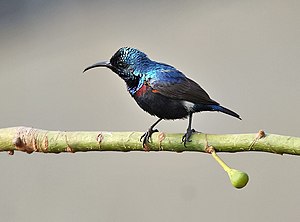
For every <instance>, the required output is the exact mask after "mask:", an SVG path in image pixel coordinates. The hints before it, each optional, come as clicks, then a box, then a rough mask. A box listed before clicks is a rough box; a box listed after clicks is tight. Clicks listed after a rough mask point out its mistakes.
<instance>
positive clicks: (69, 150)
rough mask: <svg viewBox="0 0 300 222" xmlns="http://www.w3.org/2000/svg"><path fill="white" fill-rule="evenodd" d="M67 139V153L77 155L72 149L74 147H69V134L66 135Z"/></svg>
mask: <svg viewBox="0 0 300 222" xmlns="http://www.w3.org/2000/svg"><path fill="white" fill-rule="evenodd" d="M65 139H66V144H67V147H66V151H67V152H68V153H75V152H74V150H73V149H72V147H71V146H70V145H69V143H68V137H67V133H65Z"/></svg>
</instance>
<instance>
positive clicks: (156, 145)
mask: <svg viewBox="0 0 300 222" xmlns="http://www.w3.org/2000/svg"><path fill="white" fill-rule="evenodd" d="M142 134H143V133H141V132H100V131H99V132H63V131H47V130H40V129H33V128H29V127H13V128H4V129H0V152H1V151H10V153H13V151H14V150H19V151H24V152H27V153H32V152H43V153H60V152H87V151H121V152H127V151H144V149H143V147H142V144H141V142H140V137H141V135H142ZM182 135H183V134H182V133H177V134H168V133H166V134H165V133H154V134H153V135H152V141H153V142H152V143H150V144H149V148H150V150H151V151H171V152H183V151H194V152H206V147H207V144H209V145H211V146H213V147H214V148H215V150H216V151H217V152H245V151H261V152H270V153H277V154H291V155H300V138H298V137H290V136H280V135H274V134H264V136H263V137H258V136H257V134H232V135H230V134H228V135H214V134H204V133H194V134H193V135H192V138H191V139H192V142H188V143H187V144H186V147H185V146H184V145H183V144H182V143H181V138H182Z"/></svg>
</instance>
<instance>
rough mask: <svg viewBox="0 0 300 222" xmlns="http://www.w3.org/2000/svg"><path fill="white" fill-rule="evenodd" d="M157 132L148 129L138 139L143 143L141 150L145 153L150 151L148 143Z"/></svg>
mask: <svg viewBox="0 0 300 222" xmlns="http://www.w3.org/2000/svg"><path fill="white" fill-rule="evenodd" d="M156 132H158V130H157V129H155V130H154V129H152V128H149V129H148V131H147V132H145V133H144V134H143V135H142V136H141V138H140V141H141V142H143V148H144V150H145V151H150V148H149V146H148V143H150V142H151V141H150V140H151V136H152V134H153V133H156Z"/></svg>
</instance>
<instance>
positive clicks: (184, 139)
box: [181, 129, 196, 147]
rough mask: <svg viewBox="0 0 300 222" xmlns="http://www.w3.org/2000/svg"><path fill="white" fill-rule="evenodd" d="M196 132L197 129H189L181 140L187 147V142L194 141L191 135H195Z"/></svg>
mask: <svg viewBox="0 0 300 222" xmlns="http://www.w3.org/2000/svg"><path fill="white" fill-rule="evenodd" d="M194 132H196V130H194V129H187V131H186V133H185V134H184V135H183V137H182V140H181V142H182V143H183V145H184V146H185V147H186V143H187V142H192V140H191V139H190V138H191V136H192V135H193V133H194Z"/></svg>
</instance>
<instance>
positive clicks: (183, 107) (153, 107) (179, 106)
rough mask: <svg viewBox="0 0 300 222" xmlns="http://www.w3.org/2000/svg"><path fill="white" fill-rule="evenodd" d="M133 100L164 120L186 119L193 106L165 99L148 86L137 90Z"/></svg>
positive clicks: (180, 101)
mask: <svg viewBox="0 0 300 222" xmlns="http://www.w3.org/2000/svg"><path fill="white" fill-rule="evenodd" d="M133 98H134V99H135V101H136V102H137V104H138V105H139V106H140V107H141V108H142V109H143V110H145V111H146V112H148V113H150V114H151V115H155V116H157V117H159V118H163V119H181V118H185V117H186V116H187V115H188V113H189V111H188V109H189V108H191V105H192V104H188V103H186V104H183V101H182V100H175V99H171V98H168V97H165V96H163V95H161V94H160V93H159V92H158V91H157V90H154V89H152V88H151V87H150V86H148V85H143V86H142V87H141V88H140V89H139V90H137V91H136V93H135V94H134V95H133ZM187 107H188V108H187Z"/></svg>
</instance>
